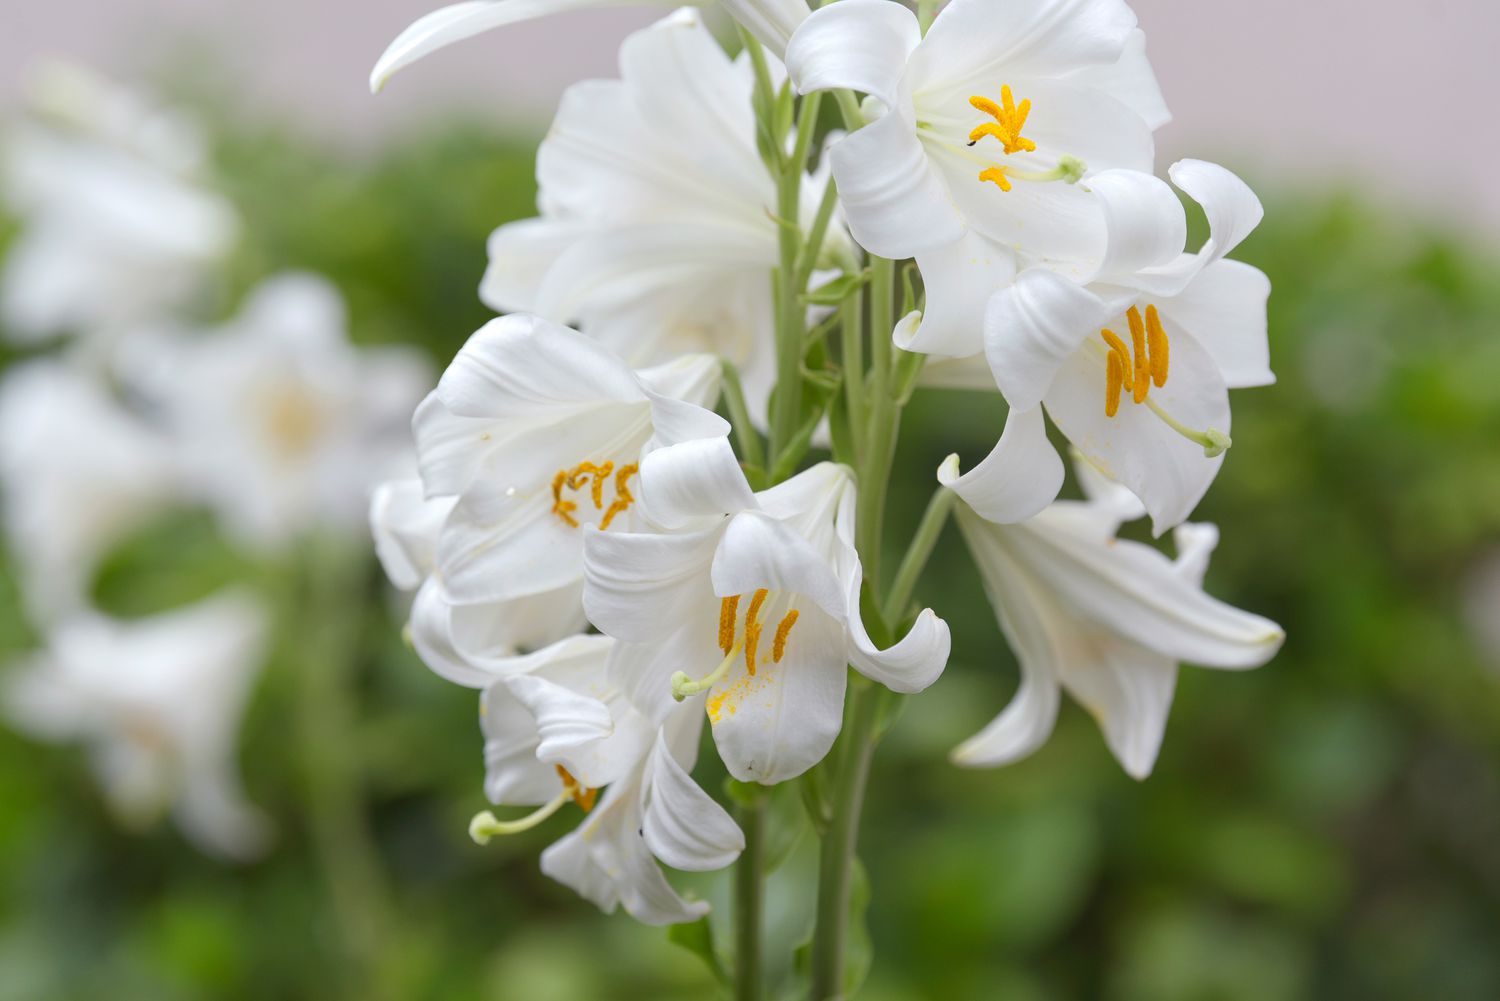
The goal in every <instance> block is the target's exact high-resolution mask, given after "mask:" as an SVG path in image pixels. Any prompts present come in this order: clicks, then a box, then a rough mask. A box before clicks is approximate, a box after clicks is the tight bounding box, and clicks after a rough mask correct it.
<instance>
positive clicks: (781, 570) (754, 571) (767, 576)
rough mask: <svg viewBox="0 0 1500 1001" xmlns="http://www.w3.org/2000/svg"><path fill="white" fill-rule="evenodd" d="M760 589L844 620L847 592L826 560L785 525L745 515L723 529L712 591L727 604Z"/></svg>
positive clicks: (758, 516)
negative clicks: (801, 600) (806, 602)
mask: <svg viewBox="0 0 1500 1001" xmlns="http://www.w3.org/2000/svg"><path fill="white" fill-rule="evenodd" d="M761 588H766V589H768V590H771V591H779V592H783V593H787V594H793V595H797V596H800V597H803V598H806V599H808V600H809V601H811V602H813V603H814V604H816V605H817V606H818V607H819V608H821V609H822V610H823V611H824V612H826V613H827V614H828V615H829V616H831V617H832V618H834V619H835V620H840V621H841V620H842V619H843V618H844V615H845V605H844V594H843V588H842V586H841V585H840V584H839V579H838V577H837V576H836V575H835V574H834V571H833V568H832V567H831V566H829V564H828V561H827V558H826V557H825V556H823V555H822V554H820V553H819V552H818V551H817V550H816V549H814V548H813V546H812V545H811V544H810V543H809V542H808V541H807V540H806V539H804V538H803V537H802V536H801V535H799V534H797V533H796V532H795V531H793V530H792V529H791V528H789V527H788V526H787V525H786V524H784V523H783V522H780V521H777V520H775V519H774V518H770V517H767V516H766V515H763V514H761V513H759V512H755V511H746V512H744V513H742V514H738V515H736V516H735V517H734V518H732V519H730V522H729V525H728V527H726V528H725V529H724V535H723V538H722V540H721V541H720V543H719V548H718V551H717V552H715V553H714V561H713V589H714V594H716V595H718V596H719V597H721V598H725V597H730V596H732V595H736V594H745V595H748V594H753V593H754V592H755V591H757V590H759V589H761Z"/></svg>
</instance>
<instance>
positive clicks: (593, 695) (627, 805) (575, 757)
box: [470, 636, 745, 924]
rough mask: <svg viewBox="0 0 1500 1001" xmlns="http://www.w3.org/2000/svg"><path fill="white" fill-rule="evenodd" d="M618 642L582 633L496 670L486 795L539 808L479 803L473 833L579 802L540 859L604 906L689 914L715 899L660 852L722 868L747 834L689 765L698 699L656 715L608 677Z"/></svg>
mask: <svg viewBox="0 0 1500 1001" xmlns="http://www.w3.org/2000/svg"><path fill="white" fill-rule="evenodd" d="M612 645H613V641H612V640H610V639H608V638H607V637H603V636H576V637H573V638H571V639H568V640H564V641H562V642H560V643H558V644H556V645H555V646H553V647H549V648H547V649H546V650H542V651H539V652H537V653H536V654H533V655H531V656H529V657H524V658H519V659H517V660H515V661H512V662H510V663H508V664H506V665H505V666H504V668H503V670H502V671H501V672H500V673H499V675H498V677H492V678H491V679H490V681H489V684H488V686H487V687H486V690H485V693H484V698H483V701H482V703H481V722H482V725H483V727H484V732H485V736H486V743H485V766H486V777H485V792H486V795H487V796H488V797H489V799H490V801H491V802H492V803H494V804H495V805H497V806H535V807H536V808H537V809H535V810H534V811H533V812H532V813H530V814H528V815H526V816H524V817H521V818H519V819H515V820H508V821H503V820H500V819H498V818H497V817H496V816H495V815H494V814H493V813H490V812H485V813H482V814H480V815H479V816H477V817H475V819H474V822H473V824H471V826H470V833H471V834H472V835H473V836H474V838H475V839H476V840H478V841H480V842H481V843H484V842H486V841H488V840H489V839H490V838H492V837H495V836H497V835H503V834H514V833H518V832H520V831H524V830H529V829H530V828H532V827H535V826H536V825H538V824H540V823H542V822H543V821H545V820H546V819H547V818H548V817H550V816H552V815H553V814H554V813H556V812H557V811H559V810H561V809H563V808H565V807H566V806H567V805H568V804H569V803H572V804H575V805H577V806H578V807H579V808H581V809H582V810H583V812H584V813H585V814H587V816H586V818H585V819H584V820H583V822H582V823H581V824H580V825H579V827H578V829H577V830H576V831H575V832H574V833H572V834H570V835H568V836H567V837H565V838H563V839H562V840H561V841H559V842H558V843H557V844H555V845H553V846H552V847H551V848H549V849H548V850H547V851H546V852H544V853H543V854H542V870H543V871H544V872H546V873H547V874H548V875H549V876H552V877H553V878H554V879H557V880H559V881H560V882H562V883H565V884H567V885H568V886H571V887H573V888H574V889H575V890H577V891H578V892H579V893H580V894H582V895H583V896H584V897H586V898H588V899H589V900H591V901H593V902H594V903H595V904H597V905H598V906H599V907H601V908H602V909H604V910H605V911H613V910H614V908H615V907H616V905H622V906H623V907H624V908H625V910H626V911H627V912H629V913H630V914H631V915H632V916H633V917H635V918H636V919H637V920H640V921H644V922H646V923H648V924H673V923H677V922H681V921H692V920H695V919H696V918H698V917H701V916H702V915H703V914H704V913H706V912H707V910H708V905H707V904H706V903H702V902H688V901H685V900H683V899H682V898H681V897H680V896H678V894H677V893H676V891H675V890H673V889H672V887H671V885H670V884H669V883H668V882H667V880H666V878H665V877H664V876H663V875H662V872H661V870H660V868H659V867H658V866H657V864H656V861H657V859H660V860H661V861H662V862H665V863H666V864H668V865H670V866H672V867H674V868H677V869H684V870H692V871H704V870H710V869H721V868H723V867H724V866H727V865H729V864H730V863H731V862H733V861H734V859H735V858H736V857H737V856H738V855H739V853H740V851H741V850H742V849H743V848H744V844H745V842H744V836H743V835H742V834H741V833H740V830H739V828H738V827H737V826H736V825H735V823H734V821H733V820H732V819H731V818H730V817H729V815H728V814H727V813H726V812H725V811H724V809H723V808H722V807H721V806H719V805H718V804H717V803H716V802H714V800H713V799H712V798H711V797H710V796H708V794H707V793H705V792H704V791H703V790H702V789H701V788H699V787H698V785H697V784H696V783H695V782H693V780H692V778H691V777H690V775H689V772H690V771H691V770H692V767H693V764H694V762H695V760H696V758H697V752H698V743H699V735H700V734H701V732H702V727H703V713H702V706H701V702H702V700H701V699H699V700H697V704H695V705H693V706H691V707H681V708H680V709H679V710H678V711H677V712H675V713H673V714H672V715H671V716H669V718H668V719H667V720H666V721H664V722H663V723H662V724H661V725H659V726H658V725H653V724H652V723H651V722H650V721H649V720H647V719H646V718H645V717H644V716H642V715H641V714H640V713H638V712H636V711H635V710H634V709H633V708H632V707H631V706H630V704H629V702H628V700H626V699H625V698H624V697H623V696H622V695H621V694H620V693H619V692H618V691H617V690H616V689H614V688H613V687H612V685H611V684H610V682H609V680H608V677H607V669H606V664H607V660H608V656H609V651H610V648H611V647H612ZM601 790H602V791H603V795H602V797H601V796H600V792H601Z"/></svg>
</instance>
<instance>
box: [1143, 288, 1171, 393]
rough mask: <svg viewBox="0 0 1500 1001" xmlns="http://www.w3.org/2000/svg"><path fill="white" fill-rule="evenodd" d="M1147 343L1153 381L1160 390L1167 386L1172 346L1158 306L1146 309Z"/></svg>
mask: <svg viewBox="0 0 1500 1001" xmlns="http://www.w3.org/2000/svg"><path fill="white" fill-rule="evenodd" d="M1146 343H1147V345H1148V346H1149V347H1150V349H1151V380H1152V381H1153V382H1155V383H1156V388H1157V389H1160V388H1161V387H1162V386H1165V385H1166V384H1167V368H1168V366H1169V365H1170V363H1171V360H1172V345H1171V343H1170V342H1169V341H1168V340H1167V332H1166V330H1165V329H1163V327H1162V325H1161V314H1159V313H1158V312H1157V311H1156V306H1154V305H1150V306H1147V307H1146Z"/></svg>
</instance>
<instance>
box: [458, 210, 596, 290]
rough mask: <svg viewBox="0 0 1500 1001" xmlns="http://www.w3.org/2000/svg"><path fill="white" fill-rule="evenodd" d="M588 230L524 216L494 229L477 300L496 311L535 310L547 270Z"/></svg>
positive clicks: (553, 220)
mask: <svg viewBox="0 0 1500 1001" xmlns="http://www.w3.org/2000/svg"><path fill="white" fill-rule="evenodd" d="M587 233H588V230H587V228H586V227H584V226H583V225H581V224H579V223H574V222H567V221H563V220H558V219H523V220H521V221H520V222H509V223H506V224H505V225H504V226H501V227H500V228H499V229H496V230H495V231H494V232H493V233H491V234H490V239H489V243H488V254H489V265H488V266H487V267H486V268H485V272H484V278H483V279H482V280H481V281H480V283H479V299H480V301H481V302H483V303H484V304H485V305H486V306H488V307H490V308H491V309H493V310H495V311H496V312H497V313H517V312H535V311H536V310H537V295H538V293H539V292H540V291H541V287H542V282H543V280H544V279H545V278H546V276H547V272H548V271H549V270H551V268H552V267H553V265H555V264H556V263H557V260H558V258H559V257H561V256H562V255H563V253H564V252H565V251H567V250H568V248H569V247H572V246H573V245H574V244H575V243H577V242H578V241H579V240H580V239H583V238H585V236H586V235H587Z"/></svg>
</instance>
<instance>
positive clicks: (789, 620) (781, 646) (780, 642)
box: [771, 608, 802, 664]
mask: <svg viewBox="0 0 1500 1001" xmlns="http://www.w3.org/2000/svg"><path fill="white" fill-rule="evenodd" d="M801 614H802V613H801V612H799V611H797V610H796V609H795V608H794V609H792V610H791V611H790V612H787V613H786V617H785V618H784V619H782V620H781V622H780V623H778V624H777V626H776V639H775V640H774V641H773V642H772V644H771V660H772V661H773V662H774V663H777V664H780V663H781V658H782V657H783V656H785V655H786V638H787V636H789V635H790V634H791V631H792V627H793V626H795V625H796V624H797V618H798V616H800V615H801Z"/></svg>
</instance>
